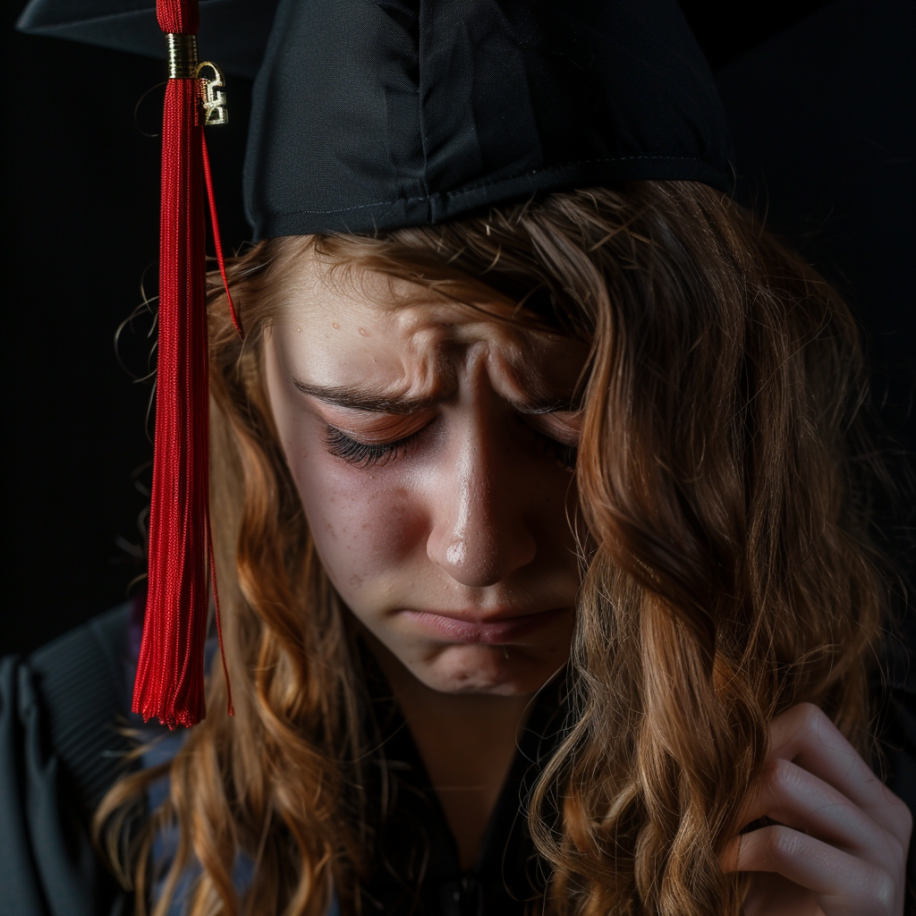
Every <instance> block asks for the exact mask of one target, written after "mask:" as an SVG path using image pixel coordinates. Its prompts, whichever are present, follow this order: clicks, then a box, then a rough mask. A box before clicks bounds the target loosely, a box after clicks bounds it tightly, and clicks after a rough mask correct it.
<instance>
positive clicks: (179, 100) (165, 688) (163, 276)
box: [133, 0, 209, 728]
mask: <svg viewBox="0 0 916 916" xmlns="http://www.w3.org/2000/svg"><path fill="white" fill-rule="evenodd" d="M157 15H158V18H159V25H160V27H161V28H162V30H163V32H166V33H173V34H180V35H194V34H196V32H197V23H198V12H197V0H190V2H189V0H171V2H169V0H158V3H157ZM199 98H200V96H199V84H198V81H197V79H195V78H191V76H188V77H187V78H172V79H169V82H168V85H167V88H166V95H165V115H164V126H163V132H162V210H161V218H162V222H161V248H160V268H159V269H160V275H159V353H158V369H157V383H156V438H155V457H154V462H153V492H152V504H151V507H150V544H149V595H148V598H147V605H146V619H145V622H144V627H143V642H142V646H141V649H140V660H139V665H138V668H137V680H136V684H135V686H134V702H133V709H134V712H137V713H140V714H141V715H142V716H143V718H144V720H147V719H150V718H153V717H156V718H159V719H160V720H161V721H162V722H163V724H166V725H168V726H169V727H170V728H174V727H175V726H176V725H185V726H189V725H194V724H195V723H196V722H199V721H200V720H201V719H202V718H203V717H204V715H205V701H204V643H205V640H206V631H207V611H208V581H207V564H208V557H209V545H208V525H207V507H208V478H209V442H208V438H209V421H208V390H207V387H208V386H207V319H206V302H205V286H204V280H205V270H206V264H205V247H204V239H205V236H204V214H205V211H204V184H203V174H202V130H203V128H202V126H201V125H200V123H199V117H198V105H199Z"/></svg>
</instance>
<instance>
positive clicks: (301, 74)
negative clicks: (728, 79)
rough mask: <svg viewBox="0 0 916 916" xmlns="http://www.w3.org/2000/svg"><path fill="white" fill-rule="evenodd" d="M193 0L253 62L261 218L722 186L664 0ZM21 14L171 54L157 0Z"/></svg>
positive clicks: (726, 151) (419, 218) (214, 36)
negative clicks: (642, 182)
mask: <svg viewBox="0 0 916 916" xmlns="http://www.w3.org/2000/svg"><path fill="white" fill-rule="evenodd" d="M200 14H201V47H202V50H203V51H204V52H205V56H206V57H208V58H210V59H212V60H214V61H216V62H217V63H218V64H219V65H220V66H221V67H222V68H223V69H225V70H226V71H227V72H236V73H239V74H241V75H245V76H252V75H255V74H256V75H257V78H256V81H255V86H254V102H253V113H252V118H251V127H250V134H249V142H248V154H247V162H246V168H245V202H246V209H247V213H248V218H249V221H250V222H251V224H252V226H253V228H254V233H255V236H256V237H271V236H280V235H298V234H306V233H312V232H322V231H333V230H337V231H345V232H366V231H371V230H373V229H375V228H378V229H391V228H395V227H398V226H406V225H416V224H420V223H430V222H439V221H441V220H444V219H449V218H451V217H454V216H458V215H460V214H462V213H466V212H468V211H471V210H473V209H475V208H478V207H481V206H487V205H492V204H497V203H502V202H505V201H509V200H514V199H520V198H524V197H527V196H529V195H531V194H533V193H536V192H542V191H554V190H561V189H569V188H574V187H584V186H589V185H600V184H606V183H608V182H613V181H620V180H628V179H648V178H651V179H688V180H697V181H703V182H706V183H708V184H712V185H715V186H716V187H720V188H723V189H727V188H730V187H731V182H732V168H731V165H730V161H731V159H732V156H731V146H730V141H729V136H728V129H727V126H726V121H725V116H724V113H723V110H722V106H721V103H720V101H719V97H718V95H717V92H716V88H715V85H714V83H713V80H712V77H711V75H710V72H709V68H708V66H707V64H706V61H705V59H704V57H703V55H702V53H701V52H700V49H699V47H698V46H697V44H696V42H695V40H694V38H693V35H692V33H691V31H690V29H689V27H688V26H687V24H686V22H685V20H684V18H683V16H682V14H681V11H680V8H679V7H678V5H677V3H676V2H675V0H600V2H597V0H567V2H564V3H557V2H555V0H430V2H418V0H321V2H304V0H280V2H279V3H276V4H275V3H271V2H264V0H202V2H201V3H200ZM19 27H20V28H21V29H23V30H25V31H33V32H39V33H41V34H45V35H57V36H60V37H63V38H72V39H77V40H80V41H87V42H92V43H96V44H100V45H107V46H109V47H116V48H120V49H123V50H133V51H137V52H139V53H143V54H151V55H156V56H162V55H163V53H164V52H163V47H164V46H163V40H162V34H161V32H160V31H159V30H158V28H157V26H156V22H155V16H154V15H153V4H152V3H151V2H150V0H139V2H136V0H135V2H133V3H127V2H125V0H90V2H84V3H81V4H79V6H78V9H77V8H75V4H74V3H73V0H34V2H33V3H31V4H30V5H29V6H28V8H27V9H26V11H25V13H24V14H23V16H22V18H21V19H20V22H19Z"/></svg>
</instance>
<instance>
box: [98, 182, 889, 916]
mask: <svg viewBox="0 0 916 916" xmlns="http://www.w3.org/2000/svg"><path fill="white" fill-rule="evenodd" d="M305 257H318V258H321V259H323V260H324V261H325V262H326V263H327V264H329V265H331V266H332V267H333V270H338V269H342V270H344V271H349V270H355V271H360V270H374V271H381V272H383V273H387V274H389V275H390V276H393V277H398V278H402V279H406V280H409V281H411V282H413V283H418V284H421V285H423V286H425V287H428V288H430V289H433V290H436V291H438V292H440V293H441V294H442V295H443V296H446V297H449V298H451V299H453V300H458V301H471V300H473V299H474V297H475V296H478V297H479V296H490V297H498V298H500V299H504V300H507V301H513V302H515V303H518V304H519V305H520V306H521V308H520V311H519V320H526V321H533V322H535V323H538V324H541V325H545V326H548V327H551V328H553V329H555V330H558V331H560V332H562V333H564V334H568V335H570V336H574V337H577V338H579V339H581V340H584V341H586V342H588V343H589V344H590V357H589V360H588V364H587V367H586V371H585V374H584V376H583V380H582V385H583V389H582V390H583V400H582V404H583V411H584V424H583V431H582V437H581V442H580V445H579V450H578V459H577V463H576V470H575V473H576V477H577V484H578V490H579V493H580V510H581V513H582V517H583V518H584V520H585V521H586V523H587V529H588V539H587V540H588V543H587V544H583V545H582V548H583V549H582V567H583V568H582V585H581V589H580V593H579V597H578V604H577V621H576V630H575V635H574V643H573V649H572V657H571V661H570V666H569V679H570V684H571V685H572V686H571V690H572V693H573V702H572V710H573V712H572V715H571V719H570V721H569V723H568V726H567V730H566V732H565V738H564V740H563V741H562V743H561V745H560V747H559V749H558V750H557V751H556V753H555V754H554V755H553V757H552V758H551V759H550V760H549V762H548V763H547V765H546V767H545V768H544V769H543V771H542V772H541V774H540V776H539V779H538V781H537V783H536V785H535V788H534V791H533V793H532V796H531V799H530V805H529V807H528V809H527V810H526V814H527V817H528V819H529V824H530V827H531V831H532V836H533V838H534V840H535V843H536V845H537V849H538V852H539V854H540V856H541V859H542V864H543V867H544V869H545V870H546V873H547V875H548V876H549V882H548V890H547V892H546V898H545V899H544V900H541V901H536V902H535V903H534V904H533V908H532V912H539V913H540V912H548V913H552V914H557V916H572V914H576V916H586V914H589V916H591V914H595V916H597V914H602V916H603V914H606V913H611V912H612V913H615V914H620V916H624V914H629V916H637V914H646V916H708V914H709V913H721V914H731V916H737V914H738V913H739V912H740V909H741V905H742V901H743V897H744V894H745V893H746V888H747V881H746V879H744V878H742V877H741V876H736V875H725V874H723V873H722V870H721V867H720V864H719V857H720V855H721V854H722V852H723V850H724V848H725V846H726V844H727V843H728V842H729V840H730V839H731V838H732V837H733V836H734V835H735V834H736V833H737V832H738V831H739V830H740V829H741V828H743V827H744V826H745V825H743V824H742V823H741V822H740V821H739V816H740V814H739V812H740V810H741V807H742V804H743V802H744V800H745V799H746V797H747V795H748V793H749V791H750V790H751V788H752V787H753V786H754V784H755V780H757V779H758V778H759V776H760V775H761V772H762V768H763V764H764V761H765V758H766V754H767V729H768V726H769V723H770V722H771V721H772V719H773V718H774V716H776V715H778V714H779V713H781V712H783V711H784V710H786V709H788V708H789V707H791V706H793V705H795V704H797V703H800V702H805V701H807V702H811V703H815V704H817V705H818V706H820V707H822V708H823V709H824V710H825V711H826V713H827V714H828V715H829V716H830V718H831V719H832V720H833V721H834V722H835V723H836V725H837V726H838V728H839V729H840V731H842V733H843V734H844V735H846V737H847V738H848V739H849V740H850V741H851V742H852V744H853V745H854V746H855V747H856V748H857V749H858V750H859V751H860V752H862V753H864V754H866V755H869V754H871V753H872V751H873V743H874V742H873V735H872V714H871V706H870V698H869V679H870V676H871V674H872V673H873V670H872V669H873V664H874V662H873V660H874V658H875V656H876V653H877V648H878V643H879V638H880V635H881V627H882V622H883V617H884V614H885V605H886V601H885V598H886V593H887V588H886V584H885V581H884V578H883V576H882V574H881V572H880V569H881V566H880V563H879V561H878V558H877V554H876V552H875V551H874V549H873V548H872V547H871V546H870V541H869V529H870V524H871V523H870V514H869V513H870V510H869V507H868V504H867V500H865V499H864V498H863V496H862V493H863V492H864V490H863V489H862V487H861V486H860V479H861V477H862V475H861V474H860V473H859V469H860V467H861V465H862V461H863V456H864V455H866V453H867V444H865V439H863V438H862V435H861V433H860V430H861V428H862V422H861V415H862V407H863V403H864V400H865V390H866V376H865V373H864V370H863V361H862V353H861V346H860V340H859V333H858V329H857V327H856V324H855V322H854V320H853V318H852V316H851V314H850V312H849V309H848V308H847V306H846V305H845V304H844V302H843V301H842V300H841V298H840V297H839V296H838V295H837V293H836V292H835V291H834V290H833V289H832V288H831V286H829V285H828V284H827V283H826V282H825V281H824V280H823V279H822V278H821V277H820V276H819V275H818V274H817V273H816V272H815V271H814V270H813V269H812V268H811V267H810V266H809V265H807V264H806V263H805V262H804V261H803V260H802V259H801V258H800V257H799V256H798V255H797V254H795V253H793V252H792V251H791V250H789V249H788V248H787V247H785V246H784V245H783V244H782V243H781V242H780V241H779V240H777V239H776V238H775V237H773V236H772V235H770V234H769V233H768V232H767V231H765V230H764V229H763V228H762V227H761V225H760V224H759V223H758V222H757V221H756V220H755V218H754V217H753V216H752V215H751V214H749V213H748V212H747V211H745V210H744V209H742V208H741V207H740V206H738V205H737V204H736V203H735V202H733V201H732V200H730V199H729V198H728V197H726V196H724V195H722V194H721V193H719V192H717V191H715V190H713V189H711V188H709V187H707V186H705V185H702V184H699V183H692V182H632V183H628V184H623V185H620V186H616V187H614V188H595V189H590V190H577V191H571V192H567V193H556V194H552V195H548V196H546V197H543V198H541V199H538V200H531V201H528V202H526V203H523V204H516V205H511V206H503V207H498V208H494V209H492V210H490V211H489V212H488V213H485V214H481V215H475V216H470V217H466V218H462V219H459V220H455V221H451V222H447V223H444V224H442V225H438V226H426V227H419V228H409V229H399V230H395V231H390V232H385V233H380V234H378V235H377V236H376V237H367V236H366V237H363V236H344V235H329V236H309V237H291V238H279V239H271V240H267V241H264V242H261V243H259V244H257V245H255V246H254V247H252V248H250V250H248V251H247V252H246V253H245V254H243V255H242V256H241V257H239V258H237V259H236V260H235V261H234V262H233V263H232V264H231V265H230V266H229V276H230V283H231V285H232V295H233V299H234V300H235V303H236V307H237V308H238V309H239V311H240V313H241V318H242V322H243V325H244V327H245V328H246V336H245V339H244V341H242V340H241V339H240V338H239V337H238V335H237V334H236V332H235V329H234V328H233V326H232V324H231V322H230V321H229V316H228V309H227V304H226V298H225V294H224V293H223V292H222V290H221V286H220V285H219V278H218V275H216V277H215V278H214V279H212V281H211V282H212V286H211V295H210V328H211V400H212V411H211V451H212V459H211V460H212V477H211V479H212V483H211V505H212V510H211V511H212V518H213V531H214V536H215V541H216V551H217V570H218V574H219V593H220V601H221V611H222V619H223V634H224V641H225V647H226V655H227V658H228V663H229V670H230V672H231V676H232V693H233V700H234V704H235V717H234V719H230V718H229V717H228V716H227V713H226V697H225V693H226V687H225V682H224V680H223V674H222V670H221V667H220V666H219V664H218V663H217V664H216V666H215V667H214V668H213V671H212V675H211V678H210V681H209V686H208V709H209V713H208V716H207V718H206V720H205V721H204V722H203V723H202V724H200V725H198V726H197V727H195V728H194V729H193V730H192V731H191V732H190V734H188V735H187V738H186V740H185V741H184V743H183V745H182V747H181V749H180V750H179V751H178V753H177V755H176V756H175V757H174V759H172V760H171V761H170V762H168V763H165V764H162V765H160V766H158V767H155V768H152V769H146V770H142V771H140V772H137V773H134V774H132V775H130V776H127V777H125V778H124V779H122V780H121V781H120V782H118V783H117V784H116V785H115V786H114V787H113V788H112V789H111V791H110V792H109V793H108V795H107V797H106V798H105V799H104V801H103V803H102V805H101V807H100V808H99V810H98V812H97V815H96V820H95V828H96V836H97V838H98V839H99V842H101V843H102V844H103V845H104V847H105V849H106V850H107V854H108V856H109V858H110V859H111V861H112V862H114V863H115V864H116V865H117V866H118V868H119V869H120V874H121V876H122V879H123V880H124V882H125V883H126V884H127V885H130V886H133V887H134V889H135V892H136V895H137V903H138V906H139V907H140V912H141V913H142V912H145V911H146V910H147V906H148V900H149V899H150V898H151V897H152V896H153V894H152V891H151V887H150V882H151V880H157V881H158V880H161V881H163V882H164V883H162V884H161V886H160V888H159V889H158V891H157V892H156V896H157V898H158V899H157V900H156V901H155V902H154V904H153V906H152V911H153V912H154V913H155V914H158V916H164V914H165V913H166V912H167V910H168V906H169V902H170V900H171V899H172V898H173V897H174V895H175V894H176V893H179V892H180V893H187V894H188V895H189V896H188V898H187V899H188V911H189V912H190V913H192V914H194V916H204V914H214V913H222V914H242V913H244V914H265V916H266V914H270V916H274V914H281V913H282V914H289V916H293V914H305V916H323V914H324V913H325V912H326V910H327V908H328V906H329V901H330V899H331V895H332V894H336V895H337V896H338V899H339V900H340V901H341V905H342V910H343V912H344V913H350V912H358V911H359V908H360V905H359V895H358V893H357V892H356V891H355V890H354V888H356V887H357V886H358V884H359V881H360V876H361V875H362V874H363V870H364V867H365V863H366V861H367V860H368V859H371V857H372V855H373V840H374V834H373V831H372V828H371V826H370V825H371V824H373V823H376V822H377V820H378V818H377V816H375V815H376V814H377V811H378V808H379V806H380V805H381V804H382V803H383V800H381V799H377V798H372V797H367V795H366V793H365V791H364V790H363V789H361V788H360V787H362V786H364V785H365V781H364V780H363V779H361V777H360V772H361V771H360V768H361V767H364V766H366V765H367V760H369V759H370V758H371V757H372V755H373V753H377V750H373V746H372V742H371V740H370V739H371V736H370V734H369V733H368V732H367V727H366V724H365V722H366V716H367V703H368V702H369V698H368V696H367V690H366V685H365V683H364V682H363V678H362V676H361V674H360V670H359V667H358V665H356V664H355V661H354V658H355V657H354V644H353V636H352V633H351V631H350V627H349V625H348V622H347V616H346V613H345V609H344V608H343V606H342V603H341V600H340V598H339V597H338V596H337V594H336V593H335V591H334V589H333V587H332V586H331V585H330V583H329V581H328V579H327V577H326V575H325V573H324V570H323V569H322V566H321V563H320V561H319V559H318V557H317V555H316V552H315V548H314V544H313V541H312V538H311V536H310V532H309V529H308V525H307V524H306V519H305V517H304V514H303V510H302V506H301V503H300V499H299V496H298V493H297V491H296V488H295V486H294V484H293V482H292V479H291V476H290V474H289V471H288V469H287V466H286V462H285V459H284V456H283V453H282V450H281V447H280V444H279V442H278V439H277V434H276V430H275V428H274V423H273V419H272V415H271V410H270V404H269V402H268V398H267V393H266V388H265V381H264V366H263V360H262V349H263V348H262V343H263V340H264V335H265V332H266V330H267V329H268V328H269V327H270V325H271V322H272V321H273V320H274V319H275V317H276V316H277V315H278V314H280V313H281V311H282V309H283V308H284V295H285V291H286V289H287V287H288V280H289V278H290V276H291V274H292V272H293V271H295V269H296V268H297V265H299V264H300V263H301V260H302V259H303V258H305ZM476 301H480V299H479V298H478V299H477V300H476ZM164 777H167V778H168V780H169V789H168V797H167V799H166V801H165V802H164V803H163V804H162V805H161V806H160V807H158V808H157V809H156V810H154V811H152V812H149V813H148V815H147V816H145V817H144V818H143V819H142V822H141V823H139V824H136V823H135V826H134V828H133V829H132V830H128V829H127V825H128V824H129V823H130V822H131V819H132V817H133V815H135V814H136V812H137V811H138V810H140V809H141V808H142V804H143V799H144V798H145V795H146V792H147V790H148V788H149V786H150V784H151V783H152V782H154V781H156V780H158V779H162V778H164ZM134 820H136V818H134ZM170 831H171V834H172V835H173V836H174V838H175V843H174V849H175V852H174V856H173V857H172V860H171V862H170V863H169V864H168V866H167V870H166V873H165V875H164V876H157V875H156V863H155V862H153V861H152V860H153V854H152V850H153V841H154V839H155V838H156V837H157V836H161V835H162V834H164V833H168V832H170ZM125 836H127V837H129V845H127V846H126V847H125V845H124V842H125V841H124V838H125ZM239 855H244V856H247V857H248V858H249V859H250V860H251V861H252V862H253V863H254V867H253V870H252V877H251V880H250V883H249V884H248V885H247V887H245V888H238V887H237V886H236V885H235V883H234V881H233V869H234V865H235V863H236V862H237V859H238V857H239ZM189 876H190V877H189ZM185 881H189V889H188V888H185V887H184V882H185Z"/></svg>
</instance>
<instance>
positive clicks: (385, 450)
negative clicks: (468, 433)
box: [324, 424, 578, 470]
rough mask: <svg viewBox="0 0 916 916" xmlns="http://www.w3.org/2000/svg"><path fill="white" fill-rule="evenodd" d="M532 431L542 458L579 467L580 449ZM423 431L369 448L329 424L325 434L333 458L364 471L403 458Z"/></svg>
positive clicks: (569, 467) (567, 465)
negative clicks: (543, 456) (577, 459)
mask: <svg viewBox="0 0 916 916" xmlns="http://www.w3.org/2000/svg"><path fill="white" fill-rule="evenodd" d="M526 425H527V424H526ZM528 429H529V430H530V431H531V432H532V433H534V435H535V436H536V437H537V442H538V454H539V455H546V454H547V453H548V452H549V453H551V454H552V455H553V457H554V458H555V459H556V460H557V461H558V462H559V463H560V464H562V465H563V467H565V468H568V469H572V468H575V466H576V456H577V454H578V449H577V448H576V446H574V445H565V444H564V443H562V442H558V441H557V440H556V439H553V438H551V437H550V436H548V435H546V434H545V433H542V432H540V431H538V430H536V429H534V428H533V427H531V426H528ZM421 432H423V430H422V429H420V430H417V432H415V433H411V434H410V435H409V436H405V437H404V438H403V439H398V440H397V441H396V442H386V443H384V444H382V445H367V444H366V443H365V442H359V441H358V440H356V439H353V438H351V437H350V436H348V435H347V434H346V433H345V432H344V431H343V430H341V429H338V428H337V427H336V426H330V425H329V426H328V428H327V430H326V432H325V437H324V441H325V444H326V445H327V447H328V451H329V452H330V453H331V454H332V455H336V456H337V457H338V458H342V459H343V460H344V461H346V462H348V463H349V464H352V465H353V466H354V467H357V468H360V469H361V470H362V469H365V468H370V467H375V466H377V465H378V464H380V463H381V462H384V463H385V464H387V463H388V462H389V461H392V460H393V459H395V458H399V457H401V455H403V454H404V452H406V451H407V450H408V449H409V448H410V447H411V446H412V445H413V444H414V442H415V440H416V438H417V436H419V435H420V433H421Z"/></svg>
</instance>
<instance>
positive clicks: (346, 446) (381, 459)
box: [324, 425, 423, 468]
mask: <svg viewBox="0 0 916 916" xmlns="http://www.w3.org/2000/svg"><path fill="white" fill-rule="evenodd" d="M422 431H423V430H422V429H418V430H417V431H416V432H415V433H411V434H410V435H409V436H404V437H403V438H402V439H396V440H395V441H394V442H382V443H372V444H369V443H367V442H360V441H359V440H358V439H354V438H353V437H352V436H348V435H347V434H346V433H345V432H344V431H343V430H342V429H338V428H337V427H336V426H331V425H328V427H327V429H326V430H325V436H324V442H325V445H327V447H328V451H329V452H330V453H331V454H332V455H336V456H337V457H338V458H342V459H343V460H344V461H346V462H348V463H349V464H352V465H353V466H354V467H358V468H368V467H373V466H375V465H378V464H382V463H384V464H387V463H388V462H389V461H391V460H392V459H393V458H399V457H400V456H401V455H402V454H404V453H405V452H406V451H408V450H409V449H410V447H411V446H412V445H413V444H414V442H415V440H416V438H417V437H418V436H419V435H420V433H421V432H422Z"/></svg>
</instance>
